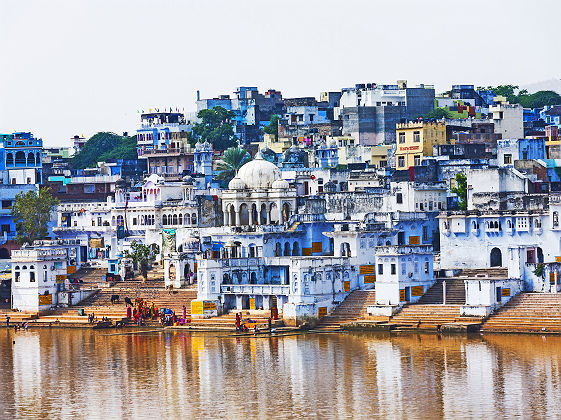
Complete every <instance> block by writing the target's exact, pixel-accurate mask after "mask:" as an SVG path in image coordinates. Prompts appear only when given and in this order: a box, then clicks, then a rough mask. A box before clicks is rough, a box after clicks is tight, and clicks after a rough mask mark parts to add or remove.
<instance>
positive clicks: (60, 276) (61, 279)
mask: <svg viewBox="0 0 561 420" xmlns="http://www.w3.org/2000/svg"><path fill="white" fill-rule="evenodd" d="M55 280H56V282H57V283H62V282H64V280H66V275H65V274H57V275H56V277H55Z"/></svg>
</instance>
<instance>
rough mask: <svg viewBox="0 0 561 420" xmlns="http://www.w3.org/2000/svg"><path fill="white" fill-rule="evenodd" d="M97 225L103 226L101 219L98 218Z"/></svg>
mask: <svg viewBox="0 0 561 420" xmlns="http://www.w3.org/2000/svg"><path fill="white" fill-rule="evenodd" d="M97 225H98V226H101V225H102V222H101V217H98V218H97Z"/></svg>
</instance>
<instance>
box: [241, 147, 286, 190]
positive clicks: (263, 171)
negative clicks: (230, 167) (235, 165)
mask: <svg viewBox="0 0 561 420" xmlns="http://www.w3.org/2000/svg"><path fill="white" fill-rule="evenodd" d="M238 177H239V178H240V179H241V180H242V181H243V182H244V183H245V185H246V186H247V187H248V188H260V189H263V188H271V185H272V184H273V182H275V181H276V180H277V179H281V172H280V169H279V168H277V166H276V165H275V164H274V163H271V162H269V161H267V160H265V159H263V158H262V157H261V153H257V154H256V155H255V159H253V160H252V161H250V162H247V163H246V164H245V165H243V166H242V167H241V168H240V170H239V171H238Z"/></svg>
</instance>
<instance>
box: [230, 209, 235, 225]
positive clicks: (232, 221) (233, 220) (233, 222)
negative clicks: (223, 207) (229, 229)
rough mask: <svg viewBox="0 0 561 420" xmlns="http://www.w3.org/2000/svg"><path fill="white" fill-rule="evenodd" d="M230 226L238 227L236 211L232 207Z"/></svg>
mask: <svg viewBox="0 0 561 420" xmlns="http://www.w3.org/2000/svg"><path fill="white" fill-rule="evenodd" d="M230 226H236V210H235V209H234V206H232V205H230Z"/></svg>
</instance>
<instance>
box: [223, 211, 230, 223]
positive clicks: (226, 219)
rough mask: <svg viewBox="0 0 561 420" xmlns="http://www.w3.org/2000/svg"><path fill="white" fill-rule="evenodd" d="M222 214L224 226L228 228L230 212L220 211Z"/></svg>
mask: <svg viewBox="0 0 561 420" xmlns="http://www.w3.org/2000/svg"><path fill="white" fill-rule="evenodd" d="M222 211H223V213H224V226H228V225H229V224H230V212H229V211H228V210H222Z"/></svg>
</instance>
